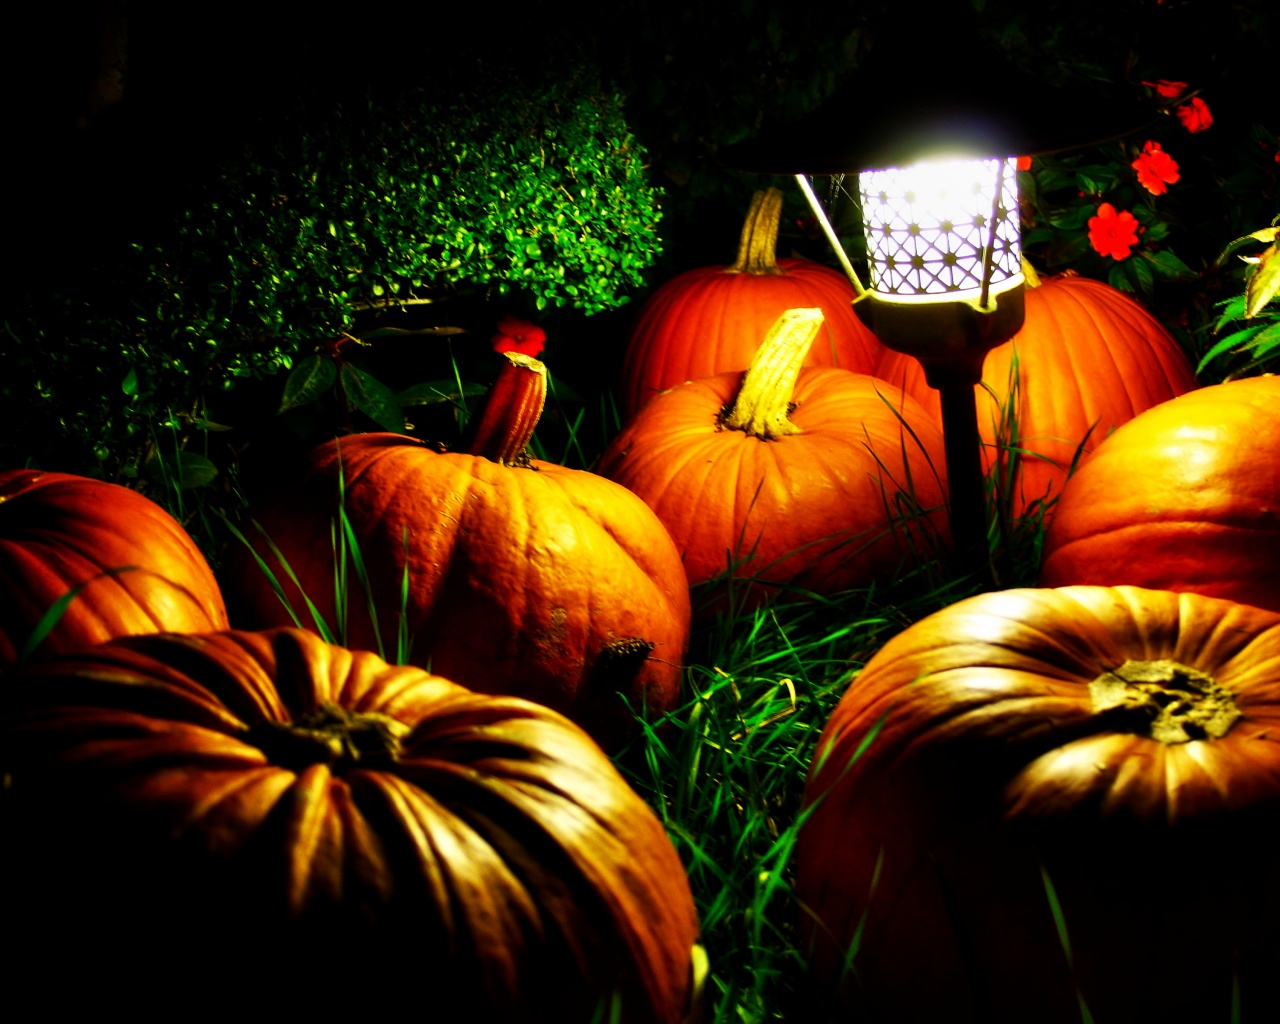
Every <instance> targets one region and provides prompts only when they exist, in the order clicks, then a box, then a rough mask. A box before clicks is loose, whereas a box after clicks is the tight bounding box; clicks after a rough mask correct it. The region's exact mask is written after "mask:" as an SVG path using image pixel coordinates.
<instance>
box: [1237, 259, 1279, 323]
mask: <svg viewBox="0 0 1280 1024" xmlns="http://www.w3.org/2000/svg"><path fill="white" fill-rule="evenodd" d="M1277 251H1278V250H1277V249H1276V247H1275V246H1274V245H1273V246H1271V247H1270V248H1268V249H1267V250H1266V251H1265V252H1263V253H1262V255H1261V256H1259V257H1258V264H1257V266H1256V267H1255V268H1254V271H1253V273H1252V274H1250V275H1249V281H1248V283H1247V284H1246V285H1245V290H1244V294H1245V307H1244V315H1245V316H1246V317H1255V316H1257V315H1258V314H1259V313H1260V312H1262V307H1263V306H1265V305H1266V304H1267V303H1268V302H1270V301H1271V300H1272V299H1273V298H1275V296H1276V293H1277V292H1280V257H1277V255H1276V252H1277Z"/></svg>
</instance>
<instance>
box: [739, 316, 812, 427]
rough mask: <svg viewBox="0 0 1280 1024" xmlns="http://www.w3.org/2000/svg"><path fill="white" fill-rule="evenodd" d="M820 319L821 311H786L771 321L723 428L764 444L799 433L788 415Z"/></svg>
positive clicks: (743, 378)
mask: <svg viewBox="0 0 1280 1024" xmlns="http://www.w3.org/2000/svg"><path fill="white" fill-rule="evenodd" d="M823 319H824V318H823V316H822V310H820V309H807V308H799V309H788V310H786V311H785V312H784V313H783V314H782V315H781V316H780V317H778V319H777V320H776V321H774V324H773V326H772V327H770V328H769V333H768V334H767V335H765V339H764V341H762V342H761V343H760V348H759V349H758V350H757V351H756V355H755V358H754V359H752V360H751V366H750V367H749V368H748V369H747V372H746V373H745V374H744V375H743V377H742V386H741V387H740V388H739V389H738V397H737V398H736V399H734V402H733V408H731V409H730V410H729V411H728V413H726V414H725V415H724V417H723V419H722V420H721V425H722V426H724V427H727V428H728V429H730V430H742V431H745V432H746V433H748V434H751V435H752V436H753V437H758V438H760V439H761V440H764V441H771V440H773V439H774V438H777V437H783V436H785V435H787V434H798V433H799V432H800V428H799V427H797V426H796V425H795V424H794V423H792V422H791V420H789V419H788V418H787V413H789V412H790V411H791V397H792V395H793V394H795V389H796V378H797V377H798V376H799V375H800V367H801V366H803V365H804V357H805V356H807V355H808V354H809V346H810V345H812V344H813V339H814V338H816V337H817V335H818V328H819V327H821V326H822V321H823Z"/></svg>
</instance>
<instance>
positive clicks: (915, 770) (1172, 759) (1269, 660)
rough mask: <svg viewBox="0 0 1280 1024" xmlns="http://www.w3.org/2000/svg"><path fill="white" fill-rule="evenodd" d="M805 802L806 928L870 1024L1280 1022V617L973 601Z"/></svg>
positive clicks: (824, 971)
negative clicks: (1278, 847) (1274, 1018)
mask: <svg viewBox="0 0 1280 1024" xmlns="http://www.w3.org/2000/svg"><path fill="white" fill-rule="evenodd" d="M804 803H805V807H806V812H805V813H806V814H807V817H806V818H805V820H804V823H803V824H802V826H801V828H800V833H799V836H798V839H797V844H796V848H795V853H794V857H793V861H792V863H793V864H794V866H795V872H796V874H795V888H796V895H797V897H798V898H799V900H800V901H801V903H802V904H803V906H804V908H805V913H804V914H803V915H802V916H801V917H800V922H801V925H802V927H803V929H804V930H805V932H806V933H807V936H808V941H809V943H810V944H811V946H812V949H813V953H814V956H815V963H816V965H817V969H818V973H819V976H820V977H821V979H822V980H823V981H824V982H825V983H826V984H828V985H829V986H831V987H832V988H835V987H839V988H840V990H841V992H842V997H843V1001H844V1002H845V1003H846V1005H847V1007H848V1008H850V1009H851V1010H856V1011H857V1012H853V1013H851V1014H850V1019H858V1020H863V1019H865V1020H886V1021H888V1020H891V1021H895V1022H901V1024H923V1022H928V1024H935V1022H937V1021H943V1020H945V1021H954V1022H956V1024H1025V1022H1028V1021H1035V1022H1036V1024H1079V1022H1080V1021H1081V1020H1086V1019H1090V1020H1096V1021H1099V1022H1105V1021H1171V1022H1179V1024H1193V1022H1194V1024H1199V1022H1203V1021H1227V1020H1232V1019H1243V1020H1251V1019H1254V1018H1262V1019H1265V1018H1267V1017H1268V1016H1271V1011H1269V1010H1267V1009H1266V1008H1267V1007H1268V1006H1271V1005H1272V1004H1273V1001H1274V994H1273V991H1272V989H1273V983H1274V976H1275V967H1276V964H1277V963H1280V861H1278V860H1277V857H1276V853H1275V839H1274V836H1275V829H1276V823H1277V821H1280V615H1277V614H1276V613H1274V612H1269V611H1264V610H1262V609H1259V608H1254V607H1251V606H1249V605H1242V604H1237V603H1234V602H1230V601H1223V600H1219V599H1216V598H1209V597H1203V596H1201V595H1198V594H1175V593H1171V592H1168V591H1154V590H1144V589H1140V588H1135V587H1116V588H1107V587H1065V588H1061V589H1056V590H1054V589H1041V590H1036V589H1024V590H1011V591H1004V592H999V593H988V594H982V595H980V596H978V597H974V598H971V599H968V600H965V601H961V602H960V603H958V604H955V605H952V606H951V607H949V608H946V609H944V610H942V611H940V612H938V613H936V614H934V615H932V616H929V617H927V618H925V619H923V620H921V621H920V622H918V623H916V624H915V625H913V626H911V627H909V628H908V629H906V630H904V631H903V632H902V633H900V634H899V635H897V636H896V637H894V638H893V639H892V640H890V641H889V642H888V643H887V644H885V646H884V647H883V648H882V649H881V650H880V651H879V652H877V653H876V654H875V655H874V656H873V657H872V658H871V660H870V661H869V662H868V663H867V665H866V667H865V668H864V669H863V670H862V671H861V672H860V673H859V674H858V675H857V676H856V677H855V678H854V679H853V681H852V682H851V683H850V685H849V689H848V691H847V692H846V693H845V695H844V697H843V698H842V699H841V701H840V703H839V705H838V706H837V708H836V710H835V712H834V713H833V714H832V716H831V718H830V720H829V722H828V724H827V726H826V729H825V730H824V732H823V734H822V736H821V738H820V739H819V741H818V744H817V748H816V752H815V757H814V763H813V766H812V768H811V769H810V772H809V778H808V780H807V783H806V787H805V795H804ZM846 957H848V961H849V964H850V966H849V968H848V969H847V970H846V969H845V960H846ZM1236 984H1238V985H1239V998H1240V1000H1241V1004H1240V1006H1241V1010H1242V1013H1241V1016H1240V1017H1238V1018H1237V1017H1234V1016H1233V1014H1232V1012H1231V1010H1232V1002H1233V985H1236ZM1081 1003H1083V1004H1084V1006H1087V1008H1088V1010H1089V1015H1086V1014H1085V1013H1084V1012H1083V1010H1082V1006H1081Z"/></svg>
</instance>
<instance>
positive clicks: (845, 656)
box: [173, 366, 1088, 1024]
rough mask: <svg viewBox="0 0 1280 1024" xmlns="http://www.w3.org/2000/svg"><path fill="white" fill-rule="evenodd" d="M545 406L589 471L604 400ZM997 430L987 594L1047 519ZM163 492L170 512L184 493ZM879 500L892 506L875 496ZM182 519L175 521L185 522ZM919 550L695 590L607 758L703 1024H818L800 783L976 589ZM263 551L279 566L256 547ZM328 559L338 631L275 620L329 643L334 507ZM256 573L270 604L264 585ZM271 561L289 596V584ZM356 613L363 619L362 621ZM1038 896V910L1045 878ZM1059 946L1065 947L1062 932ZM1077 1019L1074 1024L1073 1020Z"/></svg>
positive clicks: (345, 561)
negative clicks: (837, 717)
mask: <svg viewBox="0 0 1280 1024" xmlns="http://www.w3.org/2000/svg"><path fill="white" fill-rule="evenodd" d="M1013 372H1014V373H1015V374H1016V366H1015V368H1014V371H1013ZM1014 383H1015V385H1016V379H1015V381H1014ZM548 405H549V409H552V408H554V410H555V422H554V424H550V425H549V426H550V429H548V430H543V429H542V428H540V431H539V435H540V438H543V439H542V440H539V439H535V441H534V443H533V444H531V445H530V453H531V454H532V455H534V456H535V457H538V458H544V459H547V460H548V461H553V462H560V463H562V464H565V465H571V466H578V467H581V468H589V467H590V465H591V464H593V462H594V457H593V456H592V455H591V453H590V448H589V442H587V441H586V440H585V439H584V438H585V435H586V434H587V433H592V434H593V436H594V434H595V433H599V432H603V433H605V434H606V435H607V434H608V433H609V432H610V431H612V432H616V430H617V429H618V426H619V424H618V419H617V410H616V407H615V406H613V404H612V403H611V401H610V400H609V396H608V395H606V396H605V397H604V398H602V399H601V400H600V404H599V407H598V409H592V410H591V416H592V417H596V416H598V417H599V420H600V422H599V423H592V424H590V426H591V428H592V430H587V429H585V419H584V417H586V416H587V409H588V406H587V405H586V403H584V402H583V401H582V400H581V399H580V398H579V397H578V396H576V395H574V394H573V393H572V392H571V391H568V389H561V390H560V391H553V393H552V396H551V401H550V402H549V403H548ZM1009 405H1010V407H1013V406H1014V403H1012V402H1011V403H1009ZM998 429H999V433H1000V436H1001V437H1002V438H1003V439H1004V442H1003V449H1002V452H1001V458H999V459H998V460H997V464H996V466H995V468H994V469H993V471H992V473H991V474H990V476H989V478H988V481H987V486H988V499H989V504H990V506H991V508H992V509H993V514H992V520H991V528H990V535H989V537H990V542H991V546H992V549H993V552H994V553H995V554H996V559H997V561H998V562H999V563H1000V564H1001V565H1002V566H1003V569H1002V571H1001V573H1000V574H999V575H1000V582H1001V585H1018V584H1025V583H1031V582H1034V578H1035V573H1036V569H1037V567H1038V562H1039V553H1040V546H1041V544H1042V541H1043V533H1044V515H1045V512H1046V511H1047V503H1039V504H1035V505H1033V506H1032V507H1031V509H1030V510H1029V512H1028V513H1027V514H1025V515H1023V516H1022V517H1020V518H1019V517H1015V515H1014V512H1013V503H1012V499H1011V494H1012V488H1011V486H1010V485H1011V482H1012V480H1013V478H1014V474H1015V472H1016V468H1017V463H1018V461H1019V460H1020V459H1021V458H1024V457H1026V453H1024V452H1022V451H1021V450H1020V447H1019V443H1018V432H1017V423H1016V421H1015V420H1014V419H1013V418H1012V417H1009V416H1006V417H1005V418H1004V419H1003V420H1002V421H1001V423H1000V424H999V425H998ZM548 439H550V440H548ZM904 443H909V442H908V441H907V440H906V439H904ZM899 483H902V482H901V481H899ZM909 485H910V482H909V481H908V482H907V486H908V490H909V491H910V486H909ZM340 486H343V485H342V484H340ZM173 490H174V493H175V494H177V495H178V497H179V499H181V490H180V489H178V488H176V487H175V488H174V489H173ZM885 500H886V502H889V501H890V498H889V496H888V495H886V497H885ZM185 511H186V513H187V518H188V519H190V510H189V509H187V510H185ZM920 513H921V510H920V509H919V508H918V507H916V506H915V504H914V503H913V502H911V501H907V502H906V503H905V504H904V503H902V502H901V501H899V500H897V499H894V502H893V503H892V504H887V505H886V514H887V515H888V517H889V519H890V520H891V521H892V522H895V523H897V522H900V521H905V520H907V519H914V520H916V521H917V522H919V521H920V520H919V516H920ZM223 523H224V525H225V527H226V529H227V531H228V532H229V533H230V534H231V535H233V536H234V537H235V538H236V542H237V543H244V544H248V543H249V542H248V538H247V536H246V534H249V533H251V531H252V530H253V529H254V528H256V526H257V524H256V523H244V522H242V523H240V524H239V525H237V524H236V523H235V522H232V521H231V519H228V518H226V517H223ZM916 533H917V534H919V536H920V537H922V538H923V540H922V543H923V544H924V545H926V546H927V548H928V550H923V551H920V552H918V553H917V559H916V561H917V567H916V568H915V569H913V570H911V571H910V572H909V573H907V574H905V575H904V576H902V577H901V578H899V579H896V580H893V581H890V582H888V583H885V584H882V585H877V586H874V587H868V588H865V589H859V590H852V591H848V592H846V593H841V594H836V595H828V596H822V595H816V594H809V593H805V592H803V591H798V590H796V589H795V588H790V587H778V586H775V587H773V588H772V591H773V597H772V599H771V600H770V601H768V602H767V603H766V604H764V605H762V606H751V605H750V603H749V601H750V598H751V589H752V588H751V584H752V583H753V582H754V581H752V580H733V579H725V580H721V581H713V584H712V585H709V586H707V587H705V588H699V591H698V593H696V594H695V595H694V598H695V606H698V604H699V602H700V601H702V602H706V603H704V604H703V605H702V608H703V610H704V612H705V609H706V608H707V607H718V608H720V610H721V611H720V614H719V616H718V617H716V618H714V619H711V620H707V619H705V617H702V618H699V620H698V621H699V622H700V625H698V626H697V627H696V628H695V631H694V633H693V635H692V638H691V645H690V651H689V655H688V657H687V659H686V667H685V672H684V687H683V695H684V699H683V703H682V704H681V705H680V706H679V707H677V708H676V709H675V710H673V711H671V712H670V713H668V714H666V715H664V716H662V717H661V718H658V719H656V720H651V719H650V718H648V717H647V716H645V715H643V714H640V715H638V716H637V718H638V723H639V731H638V735H637V736H636V738H635V739H634V740H633V741H632V742H631V743H630V744H629V745H628V746H627V747H626V748H624V749H623V750H621V751H619V752H618V753H617V754H616V755H615V758H614V759H615V762H616V763H617V764H618V766H619V767H620V769H621V770H622V771H623V773H624V774H625V775H626V777H627V778H628V779H629V781H630V782H631V783H632V785H633V786H634V788H635V789H636V790H637V791H638V792H639V793H640V794H641V795H642V796H643V797H644V798H645V800H646V801H647V802H648V803H649V805H650V806H651V807H652V808H653V809H654V811H655V812H656V813H657V814H658V815H659V816H660V818H661V820H662V821H663V822H664V824H665V826H666V829H667V832H668V834H669V835H670V837H671V839H672V842H673V843H674V845H675V846H676V848H677V850H678V851H679V853H680V856H681V859H682V862H683V863H684V865H685V867H686V870H687V873H688V877H689V882H690V887H691V889H692V892H693V895H694V899H695V901H696V904H697V908H698V913H699V918H700V921H701V925H702V943H703V945H704V947H705V951H706V955H707V961H708V962H707V973H706V976H705V981H704V991H705V1004H704V1018H703V1020H704V1024H721V1022H724V1024H727V1022H764V1021H771V1020H787V1021H806V1022H809V1021H812V1022H815V1024H817V1022H820V1021H822V1020H824V1019H827V1016H829V1011H828V1009H827V1007H825V1006H824V1005H823V1003H822V1000H821V998H820V996H816V995H815V994H814V991H813V988H814V986H813V984H812V982H811V981H810V980H809V978H808V972H807V957H806V954H805V951H804V949H803V948H802V946H801V940H800V935H799V924H800V920H801V915H802V914H803V913H804V910H803V908H802V907H801V906H800V905H799V904H798V901H797V900H796V898H795V896H794V894H793V891H792V888H791V867H792V865H791V857H792V853H793V850H794V847H795V842H796V837H797V835H798V832H799V828H800V825H801V822H802V817H801V814H802V812H801V801H802V795H803V789H804V781H805V777H806V775H807V773H808V771H809V768H810V763H811V761H812V760H813V758H814V755H815V748H816V745H817V741H818V737H819V735H820V733H821V731H822V729H823V727H824V726H825V724H826V722H827V719H828V718H829V716H830V715H831V712H832V711H833V710H834V708H835V706H836V704H837V703H838V701H839V699H840V697H841V696H842V694H843V693H844V691H845V689H846V688H847V687H848V685H849V683H850V681H851V680H852V679H853V678H854V676H856V674H857V673H858V671H859V670H860V669H861V668H862V666H863V665H864V664H865V662H866V661H867V660H868V659H869V658H870V657H871V656H872V655H873V654H874V653H875V652H876V651H877V650H878V649H879V648H880V647H881V646H882V645H883V644H884V642H885V641H886V640H887V639H888V638H889V637H891V636H892V635H894V634H895V633H897V632H899V631H900V630H902V629H904V628H905V627H907V626H908V625H910V624H911V623H913V622H916V621H918V620H919V619H921V618H923V617H924V616H925V615H928V614H929V613H931V612H933V611H935V610H938V609H940V608H943V607H946V606H947V605H949V604H952V603H954V602H955V601H958V600H960V599H962V598H964V597H967V596H969V594H971V593H973V592H975V591H976V590H977V589H978V588H979V584H978V583H976V582H974V581H972V580H968V579H956V578H953V577H952V576H951V575H949V574H948V571H947V567H946V565H945V564H944V563H943V562H941V561H939V559H938V553H939V552H938V545H937V543H936V541H937V538H934V537H930V536H928V535H926V534H925V533H923V532H921V531H916ZM909 535H910V536H915V535H916V534H909ZM266 542H267V545H268V547H269V548H271V549H272V550H273V552H274V554H275V555H276V557H277V558H280V553H279V551H278V550H275V546H274V545H273V544H272V543H271V539H270V538H269V537H268V538H266ZM331 543H332V550H333V561H334V587H335V593H336V594H337V595H338V597H339V600H338V604H337V608H338V612H337V615H336V618H337V621H336V622H333V623H328V622H325V621H323V620H322V619H321V617H320V615H319V613H318V612H317V610H316V607H315V605H314V604H313V603H312V601H311V600H310V598H305V595H304V598H305V601H306V606H307V607H306V608H300V609H294V608H290V614H291V615H292V616H293V619H294V621H295V622H296V623H298V624H299V625H305V626H307V627H309V628H313V629H315V630H316V631H317V632H318V633H320V635H321V636H323V637H324V638H325V639H326V640H329V641H330V642H336V643H341V642H342V641H343V639H344V637H345V633H346V631H345V618H346V615H345V609H346V601H347V600H348V599H350V598H351V597H352V596H353V595H354V599H356V600H359V599H360V598H359V596H358V595H360V594H364V595H368V594H370V592H371V590H372V588H371V586H370V585H369V579H368V568H367V567H366V565H365V563H364V561H363V559H362V557H361V553H360V550H359V545H358V544H357V542H356V536H355V533H354V530H353V529H352V525H351V523H350V521H349V520H348V519H347V517H346V513H345V509H344V502H342V501H340V502H339V510H338V514H337V516H336V517H335V520H334V522H333V524H332V530H331ZM406 543H407V538H406ZM254 557H255V558H258V556H257V555H256V554H255V556H254ZM258 561H259V565H260V567H261V568H262V570H263V571H264V572H266V573H267V576H268V578H269V580H270V583H271V585H272V586H273V588H274V589H275V591H276V593H277V595H278V596H279V597H280V599H281V600H282V601H285V589H284V587H283V586H282V585H281V583H280V581H279V579H277V578H276V577H275V576H274V575H272V573H271V571H270V569H269V568H268V567H267V565H266V563H265V562H264V561H262V559H261V558H258ZM281 562H282V565H283V571H284V573H285V574H287V575H288V576H289V577H290V578H292V579H293V582H294V584H295V585H296V584H297V579H296V578H295V577H294V576H293V572H292V570H291V569H290V567H289V566H288V565H287V564H286V563H284V562H283V559H281ZM398 582H399V586H400V593H401V598H402V611H401V615H400V619H399V622H398V629H397V643H396V648H397V649H396V650H395V651H380V652H379V653H380V654H382V655H383V657H387V658H388V660H394V661H397V662H400V663H404V662H406V661H407V660H408V658H409V654H410V646H411V644H412V639H413V638H412V637H411V636H410V635H409V634H408V631H407V628H406V624H405V622H404V615H403V606H404V604H406V603H407V596H408V593H409V588H410V587H411V586H412V581H411V580H409V579H408V578H407V576H406V577H404V578H402V579H401V580H399V581H398ZM286 606H287V601H286ZM369 612H370V614H371V615H376V612H375V611H374V609H373V608H372V607H370V608H369ZM1046 886H1047V891H1048V892H1049V895H1050V898H1052V890H1051V889H1048V880H1047V879H1046ZM1057 919H1058V920H1059V921H1060V920H1061V918H1060V915H1059V916H1058V918H1057ZM1063 927H1064V929H1065V926H1063ZM1062 934H1063V936H1064V945H1065V930H1064V931H1063V933H1062ZM855 953H856V938H855V943H854V945H853V947H851V949H850V950H849V959H850V961H851V963H850V968H851V969H853V970H856V965H854V964H853V963H852V960H853V955H854V954H855ZM1082 1010H1083V1013H1085V1014H1087V1009H1083V1004H1082ZM616 1013H617V1007H616V1006H612V1005H611V1006H601V1007H600V1009H599V1013H598V1019H599V1020H601V1021H608V1020H612V1019H615V1016H616ZM1084 1019H1088V1018H1087V1016H1086V1017H1085V1018H1084Z"/></svg>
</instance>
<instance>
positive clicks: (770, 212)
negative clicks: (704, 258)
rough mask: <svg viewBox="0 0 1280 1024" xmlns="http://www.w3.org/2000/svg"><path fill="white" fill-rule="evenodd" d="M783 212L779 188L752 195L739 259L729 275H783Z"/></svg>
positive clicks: (727, 269) (743, 225)
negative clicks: (780, 262) (780, 228)
mask: <svg viewBox="0 0 1280 1024" xmlns="http://www.w3.org/2000/svg"><path fill="white" fill-rule="evenodd" d="M781 215H782V191H781V190H780V189H776V188H770V189H766V190H765V191H763V192H757V193H756V194H755V195H753V196H752V197H751V209H750V210H748V211H747V219H746V220H745V221H744V222H743V224H742V238H741V239H740V240H739V242H738V259H737V261H736V262H735V263H734V264H733V266H731V267H725V270H724V272H725V273H726V274H751V275H753V276H755V277H764V276H767V275H769V274H781V273H783V270H782V268H781V267H780V266H778V259H777V249H778V218H779V217H780V216H781Z"/></svg>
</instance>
